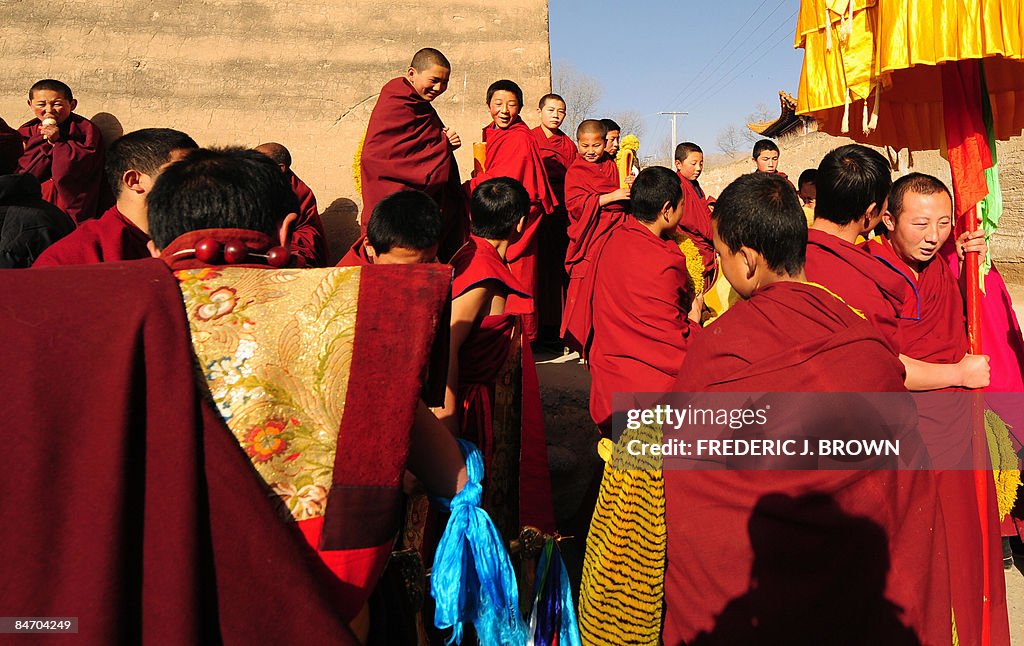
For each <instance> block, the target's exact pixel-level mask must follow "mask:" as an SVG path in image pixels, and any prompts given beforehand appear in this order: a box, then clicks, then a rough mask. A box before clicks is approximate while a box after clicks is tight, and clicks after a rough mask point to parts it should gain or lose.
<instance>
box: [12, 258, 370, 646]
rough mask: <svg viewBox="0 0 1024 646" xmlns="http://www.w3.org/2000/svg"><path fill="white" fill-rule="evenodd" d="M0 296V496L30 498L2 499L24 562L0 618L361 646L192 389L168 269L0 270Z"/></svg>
mask: <svg viewBox="0 0 1024 646" xmlns="http://www.w3.org/2000/svg"><path fill="white" fill-rule="evenodd" d="M0 285H2V287H0V289H2V291H3V293H4V294H5V295H6V296H7V298H5V299H4V302H3V304H2V305H0V331H2V334H3V337H4V339H6V340H7V342H6V343H4V344H3V346H2V347H0V357H2V361H3V364H4V365H5V366H6V367H7V368H8V369H9V370H12V371H14V373H16V374H17V375H18V379H15V380H11V381H10V383H8V384H7V385H6V386H5V389H4V401H5V410H6V419H7V422H8V424H9V425H10V426H9V428H11V429H22V431H21V432H11V433H8V436H7V441H6V460H5V467H4V469H2V470H0V488H2V489H3V490H4V491H7V492H14V491H31V492H32V495H31V502H30V504H27V503H26V501H25V500H19V498H18V497H17V496H11V495H5V496H3V497H0V513H2V515H3V518H4V523H3V525H2V527H0V544H3V546H4V549H5V550H7V551H8V552H9V553H10V554H17V555H18V557H17V558H14V559H8V562H7V563H6V564H5V566H4V577H5V581H7V582H8V585H4V586H0V606H3V607H4V609H5V611H6V612H9V613H11V614H12V616H51V617H64V616H77V617H78V618H79V626H78V630H79V634H78V637H79V638H80V639H84V640H85V643H91V644H116V643H148V644H184V643H206V642H223V643H288V642H291V641H294V640H295V639H296V636H297V635H302V636H303V638H310V635H314V637H312V638H313V639H317V640H322V641H323V642H324V643H342V644H355V643H356V641H355V639H354V637H353V636H352V635H351V633H350V632H349V630H348V627H347V626H346V624H345V619H344V618H343V617H342V615H341V613H340V612H339V609H338V607H337V602H336V596H337V594H338V591H339V590H338V588H339V583H338V582H337V581H336V579H335V578H334V577H333V576H332V575H331V573H330V572H329V571H328V570H327V569H326V568H325V567H324V566H323V564H322V563H321V562H320V560H319V559H317V558H316V555H315V553H314V552H313V551H312V550H310V549H309V548H308V547H307V546H306V545H305V543H304V541H303V540H302V538H301V537H300V536H299V534H298V533H297V531H296V529H295V528H294V526H289V525H287V524H285V523H282V522H281V520H280V518H279V517H278V515H277V513H276V511H275V509H274V507H273V504H272V503H271V501H270V499H269V498H268V497H267V493H266V490H265V485H263V483H262V482H260V480H259V478H258V477H257V476H256V474H255V473H254V472H253V469H252V465H251V464H250V462H249V459H248V457H247V456H246V455H245V453H244V452H243V451H242V449H241V448H240V447H239V445H238V442H237V441H236V440H235V438H234V437H233V436H232V434H231V432H230V431H229V430H228V429H227V428H226V427H225V426H224V424H223V422H222V421H221V419H220V417H219V415H218V414H217V413H216V412H215V411H214V410H213V408H212V407H211V406H210V405H209V404H208V403H207V402H206V400H204V399H203V397H202V396H201V395H200V393H199V391H198V390H197V388H196V375H195V374H194V372H193V366H192V348H191V345H190V343H189V331H188V323H187V321H186V319H185V313H184V310H183V308H182V307H181V292H180V291H179V289H178V283H177V281H176V280H175V279H174V277H173V276H172V274H171V272H170V271H169V270H168V268H167V266H166V265H165V264H164V263H163V262H161V261H159V260H155V259H150V260H143V261H138V262H131V263H107V264H102V265H92V266H88V267H59V268H49V269H41V270H37V271H30V272H14V271H3V272H0ZM26 308H29V309H30V310H31V316H30V317H26V315H25V314H26V311H28V309H26ZM29 429H30V430H31V432H28V431H29ZM41 564H45V567H44V566H43V565H41ZM14 582H17V583H16V585H15V584H14ZM268 598H272V599H273V600H274V602H273V603H269V604H268V603H267V599H268Z"/></svg>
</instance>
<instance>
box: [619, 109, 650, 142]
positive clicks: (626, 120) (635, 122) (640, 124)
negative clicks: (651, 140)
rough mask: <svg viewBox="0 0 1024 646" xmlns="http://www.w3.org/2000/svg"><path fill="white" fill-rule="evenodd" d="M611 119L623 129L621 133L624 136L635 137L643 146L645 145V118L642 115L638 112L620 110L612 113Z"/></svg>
mask: <svg viewBox="0 0 1024 646" xmlns="http://www.w3.org/2000/svg"><path fill="white" fill-rule="evenodd" d="M611 119H612V121H614V122H615V123H617V124H619V127H620V128H622V131H621V133H620V134H621V135H622V136H625V135H634V136H636V138H637V139H640V140H641V141H640V143H641V144H642V143H643V138H644V116H643V115H642V114H640V113H639V112H637V111H636V110H619V111H618V112H613V113H612V116H611Z"/></svg>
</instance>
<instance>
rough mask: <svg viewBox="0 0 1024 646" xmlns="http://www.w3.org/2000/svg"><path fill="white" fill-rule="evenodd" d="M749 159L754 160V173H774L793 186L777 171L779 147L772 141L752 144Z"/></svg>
mask: <svg viewBox="0 0 1024 646" xmlns="http://www.w3.org/2000/svg"><path fill="white" fill-rule="evenodd" d="M751 158H752V159H753V160H754V170H755V171H756V172H758V173H774V174H776V175H779V176H780V177H782V179H784V180H786V181H787V182H789V185H790V186H793V182H790V181H789V177H788V176H787V175H786V174H785V173H783V172H781V171H779V147H778V146H777V145H776V144H775V142H774V141H772V140H771V139H761V140H759V141H757V142H756V143H754V150H753V152H752V153H751ZM793 189H794V190H796V187H795V186H793Z"/></svg>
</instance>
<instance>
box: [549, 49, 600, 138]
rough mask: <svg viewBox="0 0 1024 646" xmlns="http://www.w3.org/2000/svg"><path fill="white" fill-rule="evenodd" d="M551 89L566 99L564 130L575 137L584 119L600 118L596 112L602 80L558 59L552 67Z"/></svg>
mask: <svg viewBox="0 0 1024 646" xmlns="http://www.w3.org/2000/svg"><path fill="white" fill-rule="evenodd" d="M551 91H552V92H554V93H555V94H559V95H561V96H562V98H563V99H565V103H566V117H565V123H563V124H562V130H564V131H565V132H566V133H568V134H569V136H572V137H574V136H575V135H576V127H577V126H578V125H580V122H581V121H583V120H584V119H595V118H599V117H598V116H597V115H595V114H594V109H595V108H596V107H597V102H598V101H600V100H601V82H600V81H598V80H597V79H595V78H594V77H592V76H589V75H587V74H584V73H583V72H581V71H579V70H578V69H576V68H575V67H574V66H573V64H572V63H569V62H568V61H558V62H556V63H555V64H554V65H553V66H552V68H551Z"/></svg>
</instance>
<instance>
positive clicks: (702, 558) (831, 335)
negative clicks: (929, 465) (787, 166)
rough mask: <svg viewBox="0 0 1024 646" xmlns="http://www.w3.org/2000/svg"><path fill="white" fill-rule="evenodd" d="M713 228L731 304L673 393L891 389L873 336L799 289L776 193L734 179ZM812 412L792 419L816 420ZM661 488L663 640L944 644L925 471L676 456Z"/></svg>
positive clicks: (850, 314) (826, 295)
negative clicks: (698, 463) (732, 463)
mask: <svg viewBox="0 0 1024 646" xmlns="http://www.w3.org/2000/svg"><path fill="white" fill-rule="evenodd" d="M714 224H715V245H716V248H717V249H718V251H719V253H720V255H721V259H722V261H721V262H722V271H723V273H724V274H725V276H726V278H727V279H728V280H729V282H730V283H731V284H732V285H733V286H734V287H735V289H736V291H737V292H739V293H740V295H741V296H743V298H745V299H746V300H745V301H744V302H741V303H738V304H736V305H734V306H733V307H731V308H730V309H729V310H728V311H726V312H725V313H724V314H723V315H722V316H721V317H719V318H718V319H716V320H715V321H714V322H713V323H711V324H710V325H709V326H708V328H707V329H706V330H704V331H703V334H701V335H699V336H697V337H696V338H695V339H694V341H693V343H692V344H691V345H690V348H689V350H688V352H687V356H686V359H685V361H684V362H683V367H682V368H681V369H680V372H679V374H680V376H679V380H678V382H677V383H676V386H675V389H676V390H677V391H679V392H705V391H706V392H712V391H719V392H725V391H733V392H741V393H751V392H764V391H771V392H786V393H794V392H798V391H818V392H829V391H834V392H839V393H845V392H851V391H852V392H865V391H886V390H891V391H900V390H902V389H903V385H902V384H903V366H902V365H901V363H900V361H899V360H898V358H897V357H896V354H895V353H894V352H893V351H892V349H891V348H890V347H889V346H888V344H887V343H886V341H885V340H884V339H883V338H882V336H881V335H880V334H879V332H878V331H877V330H876V329H875V328H874V326H872V325H871V323H870V322H868V321H867V320H866V319H864V317H863V316H861V315H860V314H858V313H857V312H856V311H855V310H853V309H852V308H851V307H849V306H848V305H846V304H845V303H843V302H842V301H841V300H840V299H839V298H837V297H836V296H834V295H833V294H831V293H830V292H828V291H827V290H825V289H823V288H821V287H820V286H817V285H814V284H809V283H807V282H805V276H804V273H803V261H804V253H805V250H806V231H807V225H806V220H805V219H804V217H803V213H802V210H801V207H800V202H799V200H798V199H797V196H796V193H795V192H794V191H792V190H791V188H790V186H789V184H788V182H786V181H784V180H783V179H782V178H780V177H777V176H775V175H764V174H760V173H753V174H750V175H744V176H742V177H740V178H739V179H737V180H736V181H735V182H733V183H732V184H731V185H730V186H729V187H727V188H726V189H725V190H724V191H723V192H722V194H721V195H720V197H719V199H718V202H717V204H716V207H715V213H714ZM837 366H843V368H842V369H837ZM744 397H747V395H744ZM786 397H790V398H792V397H796V395H792V394H788V395H786ZM811 397H823V396H821V395H817V396H811ZM778 401H779V403H780V404H784V403H785V401H787V400H785V399H782V398H781V397H780V399H779V400H778ZM815 401H819V400H817V399H814V398H811V399H809V402H811V404H810V405H808V406H805V407H803V408H801V409H800V410H807V411H808V413H807V414H808V415H811V414H819V413H820V412H821V411H823V410H824V411H826V417H827V410H828V406H827V405H818V406H815V405H813V402H815ZM777 412H778V411H775V410H773V411H772V413H773V414H774V413H777ZM886 419H887V420H888V419H889V417H888V416H887V417H886ZM830 430H831V429H830ZM689 466H691V467H692V464H690V465H689ZM664 478H665V485H664V487H665V502H666V508H665V526H666V529H667V568H666V571H665V588H664V594H665V598H664V601H665V618H664V629H663V633H662V638H663V639H664V643H666V644H678V643H683V642H685V643H687V644H741V643H744V644H746V643H751V644H752V643H764V644H775V643H803V644H809V643H850V644H855V643H856V644H862V643H879V644H881V643H886V644H908V645H910V644H919V643H948V642H949V640H950V634H951V630H952V626H951V620H950V613H949V607H950V591H949V586H948V580H947V579H946V577H945V575H946V573H947V572H948V571H949V570H950V569H951V564H950V563H949V561H948V559H947V557H946V555H945V554H944V553H943V549H944V543H943V540H942V531H941V530H942V528H941V518H942V515H941V512H940V509H939V506H938V505H937V504H936V501H935V497H936V492H935V487H934V481H933V479H932V478H930V477H929V474H927V473H924V472H915V471H893V470H861V471H829V470H807V471H731V470H716V471H692V470H689V469H687V464H686V459H685V458H684V459H682V460H672V459H668V460H666V461H665V465H664ZM837 553H841V554H844V555H845V556H844V557H843V558H837V557H836V555H837ZM922 573H928V576H922ZM851 607H858V608H864V609H865V611H864V613H863V614H858V615H857V617H856V618H854V617H853V616H852V615H850V613H849V609H850V608H851ZM810 608H813V610H811V611H808V609H810ZM958 617H959V615H958ZM958 623H959V622H958Z"/></svg>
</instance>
